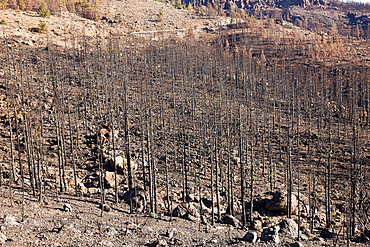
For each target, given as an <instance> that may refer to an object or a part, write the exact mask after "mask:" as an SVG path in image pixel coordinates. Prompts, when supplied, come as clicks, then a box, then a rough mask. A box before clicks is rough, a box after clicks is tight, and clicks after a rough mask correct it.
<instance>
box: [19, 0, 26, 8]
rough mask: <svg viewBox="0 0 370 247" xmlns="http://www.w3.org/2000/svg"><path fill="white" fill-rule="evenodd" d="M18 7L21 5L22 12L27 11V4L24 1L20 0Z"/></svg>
mask: <svg viewBox="0 0 370 247" xmlns="http://www.w3.org/2000/svg"><path fill="white" fill-rule="evenodd" d="M18 5H19V9H20V10H25V9H26V4H25V3H24V1H23V0H19V2H18Z"/></svg>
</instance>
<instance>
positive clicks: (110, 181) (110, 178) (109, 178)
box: [104, 172, 116, 188]
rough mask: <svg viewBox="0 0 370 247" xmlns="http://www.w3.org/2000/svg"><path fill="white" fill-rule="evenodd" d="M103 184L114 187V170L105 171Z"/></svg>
mask: <svg viewBox="0 0 370 247" xmlns="http://www.w3.org/2000/svg"><path fill="white" fill-rule="evenodd" d="M104 184H105V186H106V188H115V185H116V180H115V175H114V172H106V173H105V176H104Z"/></svg>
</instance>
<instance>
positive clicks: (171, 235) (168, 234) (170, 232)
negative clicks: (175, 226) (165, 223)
mask: <svg viewBox="0 0 370 247" xmlns="http://www.w3.org/2000/svg"><path fill="white" fill-rule="evenodd" d="M173 236H174V230H172V231H170V230H167V232H166V237H168V238H173Z"/></svg>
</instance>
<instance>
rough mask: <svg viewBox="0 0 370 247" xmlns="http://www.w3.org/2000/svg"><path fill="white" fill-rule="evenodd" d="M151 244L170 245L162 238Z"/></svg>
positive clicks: (158, 245) (156, 245) (163, 246)
mask: <svg viewBox="0 0 370 247" xmlns="http://www.w3.org/2000/svg"><path fill="white" fill-rule="evenodd" d="M149 246H153V247H154V246H155V247H165V246H168V244H167V242H166V240H164V239H160V240H157V241H155V242H153V243H152V244H150V245H149Z"/></svg>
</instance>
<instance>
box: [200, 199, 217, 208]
mask: <svg viewBox="0 0 370 247" xmlns="http://www.w3.org/2000/svg"><path fill="white" fill-rule="evenodd" d="M202 202H203V204H204V206H206V207H207V208H211V207H212V200H210V199H208V198H202ZM216 203H217V199H216V197H213V205H216Z"/></svg>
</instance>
